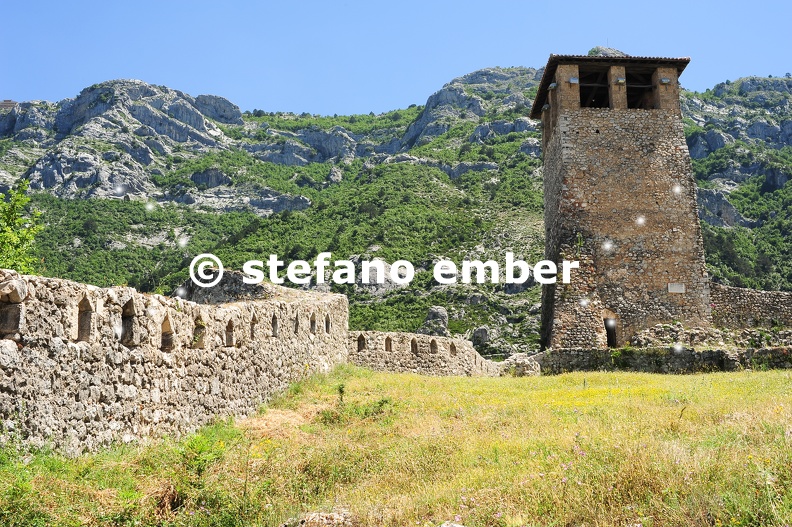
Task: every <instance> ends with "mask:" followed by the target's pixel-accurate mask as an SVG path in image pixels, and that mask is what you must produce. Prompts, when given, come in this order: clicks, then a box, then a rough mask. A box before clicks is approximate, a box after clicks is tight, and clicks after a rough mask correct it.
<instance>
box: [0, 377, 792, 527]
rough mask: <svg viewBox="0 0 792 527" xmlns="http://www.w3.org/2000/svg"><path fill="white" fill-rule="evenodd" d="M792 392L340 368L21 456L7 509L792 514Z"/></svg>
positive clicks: (86, 515)
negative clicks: (168, 427)
mask: <svg viewBox="0 0 792 527" xmlns="http://www.w3.org/2000/svg"><path fill="white" fill-rule="evenodd" d="M341 384H343V386H344V389H343V392H344V397H343V404H341V403H340V398H339V390H338V386H339V385H341ZM791 394H792V375H791V374H790V373H788V372H783V371H771V372H753V373H752V372H741V373H718V374H708V375H695V376H664V375H649V374H632V373H575V374H568V375H562V376H557V377H541V378H521V379H515V378H501V379H476V378H430V377H420V376H417V375H405V374H399V375H397V374H379V373H372V372H369V371H365V370H360V369H355V368H341V369H339V370H337V371H336V372H334V373H333V374H332V375H331V376H329V377H323V378H316V379H312V380H310V381H307V382H305V383H302V384H301V385H297V386H295V387H293V389H292V390H290V394H289V395H287V396H284V397H283V398H281V399H280V400H279V401H277V402H276V403H273V404H272V405H271V406H270V408H269V409H267V410H266V411H264V412H263V413H262V414H261V415H260V416H257V417H255V418H252V419H247V420H242V421H239V422H238V423H237V424H236V425H231V424H218V425H216V426H214V427H211V428H209V429H206V430H204V431H202V432H201V433H200V434H197V435H195V436H193V437H192V438H189V439H188V440H185V441H183V442H181V443H170V442H164V443H160V444H157V445H153V446H149V447H140V448H137V449H129V448H127V449H121V450H117V451H111V452H105V453H102V454H98V455H96V456H85V457H84V458H81V459H79V460H63V459H60V458H57V457H56V456H52V455H41V456H36V459H34V460H33V461H32V462H31V463H29V464H27V465H24V464H23V463H22V462H21V461H20V460H19V459H17V460H10V461H9V462H7V463H5V464H3V465H0V498H4V499H5V502H3V505H0V520H6V523H10V522H8V521H7V520H8V519H9V518H10V519H13V518H15V517H21V516H19V514H21V513H14V514H16V515H17V516H14V515H8V514H6V516H5V517H3V516H2V514H3V512H2V511H3V510H4V509H3V507H6V508H7V509H9V508H12V507H7V504H8V503H11V505H12V506H13V505H14V503H18V502H21V501H24V500H26V499H28V500H29V503H28V504H29V505H31V504H32V505H35V506H34V507H33V510H39V511H40V512H41V513H42V515H43V516H44V517H46V519H47V521H48V523H42V525H44V524H47V525H49V524H61V525H79V524H82V523H88V524H97V525H98V524H103V523H109V524H115V525H279V524H282V523H283V522H284V521H285V520H286V519H287V518H289V517H294V516H296V515H300V514H304V513H306V512H309V511H331V510H333V509H337V510H338V509H346V510H349V511H350V512H351V513H352V515H353V516H354V517H355V518H356V519H357V521H358V523H359V524H360V525H393V526H396V525H399V526H408V525H409V526H423V525H439V524H440V523H442V522H443V521H446V520H455V521H457V522H459V523H462V524H464V525H467V526H468V527H470V526H503V527H506V526H518V525H592V526H595V525H596V526H600V525H620V526H624V525H639V524H640V525H643V526H666V525H668V526H671V525H673V526H676V525H713V526H717V525H751V526H753V525H768V526H771V525H772V526H782V525H789V524H790V523H792V395H791ZM100 473H101V474H100ZM20 482H22V484H23V487H25V488H24V489H23V492H22V493H21V494H19V493H17V494H14V493H9V492H8V491H3V490H2V488H3V486H6V487H8V486H9V485H12V486H13V485H19V484H20ZM8 488H10V487H8ZM53 489H57V490H53ZM64 493H67V494H68V496H69V497H70V498H69V499H68V500H64ZM9 496H10V497H11V498H12V499H11V500H9ZM14 500H16V501H14ZM20 500H21V501H20ZM17 508H19V507H17ZM29 510H30V509H29ZM0 523H2V521H0ZM18 524H20V525H22V524H24V523H18Z"/></svg>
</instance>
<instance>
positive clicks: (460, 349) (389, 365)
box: [349, 331, 501, 377]
mask: <svg viewBox="0 0 792 527" xmlns="http://www.w3.org/2000/svg"><path fill="white" fill-rule="evenodd" d="M349 361H350V362H351V363H353V364H356V365H358V366H365V367H367V368H372V369H374V370H379V371H392V372H413V373H420V374H424V375H486V376H493V377H497V376H498V375H500V371H501V369H500V367H499V366H498V364H496V363H494V362H492V361H490V360H487V359H484V358H483V357H481V355H479V354H478V352H477V351H476V350H475V349H474V348H473V345H472V344H471V343H470V341H467V340H463V339H454V338H448V337H436V336H432V335H417V334H412V333H386V332H379V331H350V332H349Z"/></svg>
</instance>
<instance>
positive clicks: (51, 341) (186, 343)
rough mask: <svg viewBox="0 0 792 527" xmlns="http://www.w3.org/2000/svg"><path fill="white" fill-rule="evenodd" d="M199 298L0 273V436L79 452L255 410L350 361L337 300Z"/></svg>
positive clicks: (310, 296)
mask: <svg viewBox="0 0 792 527" xmlns="http://www.w3.org/2000/svg"><path fill="white" fill-rule="evenodd" d="M272 289H273V291H275V292H276V293H277V294H275V295H274V296H273V297H272V298H270V299H267V300H255V299H252V300H248V301H245V302H232V303H226V304H218V305H202V304H196V303H194V302H189V301H186V300H181V299H172V298H166V297H163V296H160V295H147V294H140V293H138V292H136V291H135V290H134V289H131V288H127V287H113V288H108V289H100V288H97V287H93V286H89V285H83V284H78V283H75V282H70V281H67V280H56V279H48V278H42V277H35V276H21V277H20V276H18V275H16V274H15V273H13V272H9V271H0V291H2V293H0V419H2V429H0V432H3V433H6V434H8V433H14V434H18V435H19V436H21V437H22V438H24V439H25V440H26V441H28V442H29V443H32V444H46V443H49V444H51V445H52V446H54V447H55V448H58V449H61V450H63V451H65V452H68V453H72V454H73V453H79V452H81V451H84V450H89V449H94V448H96V447H98V446H100V445H106V444H108V443H110V442H111V441H114V440H122V441H132V440H136V439H139V438H143V437H146V436H161V435H163V434H172V435H177V436H178V435H179V434H181V433H185V432H189V431H192V430H195V429H196V428H198V427H199V426H201V425H203V424H205V423H207V422H209V421H210V420H211V419H212V418H214V417H215V416H225V415H245V414H250V413H251V412H255V411H256V410H257V409H258V407H259V405H260V404H261V403H262V402H264V401H266V400H267V399H268V398H269V397H270V396H272V395H273V394H275V393H277V392H280V391H282V390H284V389H285V388H286V387H287V386H288V384H289V383H291V382H294V381H296V380H299V379H301V378H303V377H305V376H307V375H310V374H312V373H315V372H324V371H328V370H329V369H330V368H332V367H333V366H334V365H336V364H339V363H343V362H346V361H347V356H348V352H347V330H348V304H347V299H346V297H345V296H343V295H328V294H316V293H305V292H297V291H294V290H289V289H285V288H277V287H274V286H273V287H272Z"/></svg>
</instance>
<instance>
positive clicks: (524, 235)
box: [0, 67, 792, 353]
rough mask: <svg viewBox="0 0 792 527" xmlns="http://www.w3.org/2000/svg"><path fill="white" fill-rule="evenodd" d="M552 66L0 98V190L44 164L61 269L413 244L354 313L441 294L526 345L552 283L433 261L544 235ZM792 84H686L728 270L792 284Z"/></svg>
mask: <svg viewBox="0 0 792 527" xmlns="http://www.w3.org/2000/svg"><path fill="white" fill-rule="evenodd" d="M541 74H542V70H541V69H534V68H522V67H517V68H486V69H483V70H478V71H475V72H471V73H469V74H467V75H463V76H461V77H457V78H456V79H452V80H451V81H450V82H448V83H446V84H445V85H444V86H443V87H442V88H441V89H440V90H438V91H437V92H435V93H434V94H432V95H431V96H429V97H428V98H427V101H426V103H425V105H423V106H417V105H412V106H410V107H409V108H405V109H400V110H393V111H390V112H385V113H382V114H379V115H373V114H368V115H366V114H363V115H353V116H337V115H335V116H332V117H331V116H316V115H310V114H307V113H304V114H299V115H298V114H293V113H284V112H265V111H262V110H254V111H253V112H241V110H240V109H239V108H238V107H236V106H235V105H234V104H233V103H231V102H230V101H228V100H227V99H224V98H222V97H219V96H212V95H201V96H197V97H192V96H190V95H188V94H185V93H183V92H180V91H179V90H173V89H171V88H167V87H164V86H154V85H149V84H146V83H143V82H142V81H134V80H118V81H108V82H104V83H100V84H96V85H93V86H91V87H88V88H86V89H85V90H83V91H82V92H81V93H80V94H79V95H78V96H77V97H75V98H72V99H66V100H64V101H61V102H59V103H48V102H28V103H20V104H18V105H17V106H16V107H14V108H13V109H9V110H0V190H2V188H3V186H5V188H7V187H8V186H10V185H11V184H13V182H14V181H15V180H16V179H18V178H20V177H26V178H29V179H30V180H31V187H32V189H34V191H33V192H34V206H36V207H38V208H39V209H40V210H43V211H44V213H45V220H46V221H47V222H48V232H46V233H45V234H43V235H42V240H41V241H42V243H41V247H40V255H41V257H42V258H43V259H44V267H45V271H46V272H47V273H50V274H53V275H56V276H63V277H67V278H72V279H76V280H81V281H88V282H92V283H97V284H98V285H108V284H111V283H120V282H125V283H130V284H131V285H135V286H137V287H139V288H141V289H143V290H159V291H168V290H169V288H170V287H172V286H175V285H176V284H178V283H180V281H182V280H183V279H184V278H185V277H186V271H185V269H186V264H187V263H189V258H188V257H189V256H190V255H191V254H197V253H199V252H205V251H211V252H216V253H218V254H220V255H221V256H222V257H223V261H224V262H226V261H227V262H228V264H229V265H231V266H237V267H238V266H240V265H241V262H243V261H244V260H245V259H248V258H250V257H254V256H260V255H261V254H269V253H273V254H274V253H277V254H280V255H284V256H286V257H289V258H306V259H309V258H311V257H313V256H315V254H316V253H317V252H320V251H324V250H331V251H332V252H333V253H334V254H336V255H338V256H339V257H343V258H350V257H355V258H359V259H360V258H373V257H381V258H384V259H386V260H389V259H390V260H393V259H397V258H410V259H411V260H412V261H414V262H415V263H416V267H417V269H418V274H417V277H416V280H415V283H414V284H413V285H412V286H410V287H409V288H402V287H393V286H392V285H388V286H386V287H384V288H374V289H371V288H366V287H363V286H362V284H358V285H357V286H354V287H352V288H347V289H344V290H343V291H341V292H346V293H347V294H349V295H350V298H351V300H352V304H353V307H352V313H351V316H352V323H353V326H354V327H355V328H356V329H392V330H415V329H416V328H417V327H418V326H420V325H421V323H422V322H423V317H424V315H425V314H426V310H428V309H429V307H431V305H435V304H437V305H442V306H445V307H447V308H448V312H449V325H450V326H451V330H452V333H456V334H468V335H469V336H470V335H472V334H473V330H476V334H477V335H479V336H480V337H481V338H480V339H479V344H478V345H479V348H480V349H482V350H485V351H486V350H490V351H492V350H496V351H499V352H505V353H509V352H511V351H514V350H515V349H521V350H522V349H526V347H527V348H530V347H531V346H533V345H534V343H535V337H536V328H537V327H538V319H537V317H536V314H537V310H536V303H537V302H538V290H539V289H538V287H537V286H536V285H535V284H533V283H529V284H526V285H525V286H522V287H517V288H511V287H510V288H506V287H502V286H493V285H481V284H476V285H473V286H466V287H461V286H460V287H441V286H439V285H438V284H436V283H433V281H432V279H431V274H430V273H428V271H427V270H428V269H430V268H431V264H432V262H434V261H436V260H437V259H438V258H441V257H444V258H451V259H456V260H460V259H463V258H466V259H485V258H495V259H497V258H500V257H502V254H503V252H504V251H506V250H511V251H514V252H515V255H516V257H520V258H523V259H526V260H535V259H536V258H538V257H540V256H541V255H542V253H543V228H542V223H541V210H542V198H541V185H542V179H541V168H540V165H541V161H540V156H541V141H540V132H539V129H538V126H537V123H536V121H532V120H530V119H528V117H527V115H528V113H529V112H530V104H531V101H532V98H533V94H534V93H535V87H536V84H537V83H538V80H539V79H540V78H541ZM789 86H790V82H789V80H788V79H777V78H773V79H770V78H761V77H748V78H745V79H738V80H737V81H734V82H725V83H720V84H718V85H716V86H715V87H713V88H712V89H711V90H708V91H706V92H704V93H694V92H684V93H683V95H682V101H681V102H682V110H683V117H684V120H685V130H686V137H687V142H688V146H689V149H690V152H691V157H692V158H693V159H692V163H693V170H694V173H695V175H696V177H697V180H698V182H699V186H700V187H701V189H700V192H699V206H700V210H701V217H702V219H703V220H704V223H703V227H704V236H705V246H706V247H707V260H708V269H709V271H710V274H711V275H712V276H713V279H715V280H717V281H721V282H723V283H727V284H732V285H742V286H750V287H764V288H769V289H774V288H775V289H778V288H782V289H789V288H792V264H788V263H787V262H789V261H792V258H789V256H792V244H790V243H789V242H788V241H787V240H786V239H785V237H784V236H785V235H784V233H785V232H788V230H787V229H788V228H789V227H788V224H789V222H790V220H791V219H792V218H790V214H792V206H791V205H790V203H792V201H791V200H792V191H791V190H790V188H789V185H787V182H788V180H789V178H790V174H792V154H790V152H791V150H790V149H791V148H792V147H790V144H792V136H791V135H792V110H790V108H791V107H790V100H791V99H792V94H790V88H789ZM48 196H52V197H48ZM83 198H92V199H90V204H88V203H86V205H85V206H83V205H82V204H81V203H82V202H83ZM127 200H128V201H127ZM150 209H151V210H150ZM104 223H107V225H106V226H105V225H104ZM212 224H214V225H212ZM220 227H222V229H221V228H220ZM265 232H266V233H267V234H265ZM129 259H131V260H133V261H135V265H130V264H129V263H128V260H129ZM125 261H126V262H127V263H124V262H125ZM312 287H316V286H315V285H314V286H312ZM479 330H481V331H479Z"/></svg>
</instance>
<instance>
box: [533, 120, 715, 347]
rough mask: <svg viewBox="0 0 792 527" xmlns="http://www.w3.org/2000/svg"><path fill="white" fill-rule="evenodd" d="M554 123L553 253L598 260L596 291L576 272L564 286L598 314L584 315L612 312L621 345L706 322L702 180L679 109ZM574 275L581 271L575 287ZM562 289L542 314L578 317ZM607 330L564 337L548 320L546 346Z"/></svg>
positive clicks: (548, 209) (548, 174)
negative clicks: (654, 328) (655, 330)
mask: <svg viewBox="0 0 792 527" xmlns="http://www.w3.org/2000/svg"><path fill="white" fill-rule="evenodd" d="M556 128H557V129H556V130H555V131H554V132H553V134H552V135H550V138H549V141H548V149H547V151H546V152H545V160H544V163H545V165H544V166H545V168H544V177H545V199H546V202H545V222H546V227H545V228H546V232H547V243H548V254H547V256H548V257H549V258H552V259H556V260H557V259H558V258H560V257H561V256H567V257H569V255H574V254H580V255H584V256H585V257H587V258H590V259H591V261H592V266H593V267H592V268H591V271H590V272H592V273H593V274H594V276H595V278H594V281H595V282H596V287H595V290H594V291H590V289H591V288H590V285H589V284H588V282H589V281H590V280H591V279H590V278H589V277H586V276H585V273H583V274H580V273H578V274H577V275H573V283H572V284H571V285H572V286H573V287H572V288H567V291H566V294H567V295H573V296H574V295H576V294H577V295H578V296H580V297H581V299H582V300H584V303H585V304H586V305H587V306H588V307H589V308H590V309H592V310H596V311H598V312H597V313H593V316H592V317H582V320H584V321H588V322H586V324H590V323H592V321H596V320H599V324H602V323H603V322H602V321H603V319H604V318H606V316H612V317H614V318H615V320H616V322H617V326H616V337H617V344H619V345H621V344H624V343H626V342H628V341H629V339H630V337H631V336H632V335H633V334H634V333H636V332H637V331H639V330H641V329H643V328H645V327H648V326H651V325H654V324H657V323H664V322H672V321H675V320H679V321H682V322H683V323H684V324H686V325H690V326H703V327H705V326H708V325H709V317H710V313H709V290H708V282H707V275H706V272H705V267H704V250H703V244H702V241H701V232H700V226H699V223H698V218H697V212H696V186H695V182H694V180H693V177H692V172H691V168H690V158H689V155H688V151H687V146H686V143H685V137H684V133H683V126H682V121H681V119H680V115H679V111H678V110H676V109H652V110H639V109H609V108H571V109H563V108H562V109H560V110H559V113H558V122H557V124H556ZM544 133H547V130H546V129H545V131H544ZM576 277H583V279H582V282H581V283H579V284H578V285H576V282H575V280H576ZM578 286H579V288H580V289H581V291H585V293H581V292H580V291H578V292H577V293H576V291H575V287H578ZM561 292H562V291H561V287H560V285H559V286H556V287H555V290H554V291H553V292H552V297H550V296H549V295H545V299H544V306H543V307H544V309H545V310H546V311H547V310H551V309H552V310H554V311H555V312H554V313H553V315H552V316H549V315H545V316H544V318H543V320H546V321H550V320H553V321H559V320H562V319H563V318H564V317H566V318H568V319H569V322H568V324H571V321H574V320H578V321H579V320H581V316H580V315H579V314H572V315H570V316H566V315H564V314H563V313H558V310H559V306H558V304H559V302H558V298H559V295H560V294H561ZM583 297H585V298H583ZM551 298H552V302H551ZM551 303H552V304H553V307H552V308H551V307H550V305H551ZM565 305H566V306H568V307H569V308H571V306H572V305H573V304H572V303H569V302H566V304H565ZM578 305H580V304H578ZM602 331H603V330H601V329H600V328H598V327H587V328H586V329H584V330H580V331H579V332H580V333H581V335H578V336H577V337H576V338H575V339H573V340H572V341H567V340H565V338H567V337H566V336H565V335H564V333H563V332H559V331H557V328H550V327H547V325H546V326H545V335H546V340H545V344H546V345H547V346H552V347H570V346H571V345H582V344H584V343H585V344H587V347H597V346H598V345H601V343H602Z"/></svg>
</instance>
